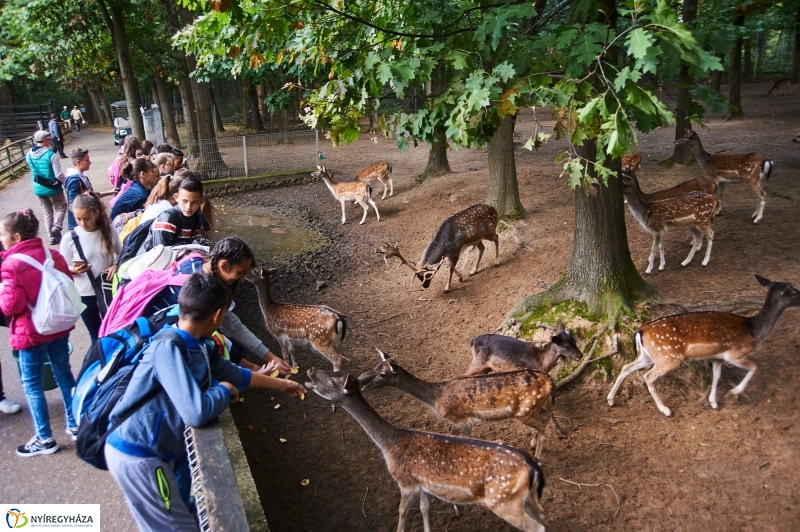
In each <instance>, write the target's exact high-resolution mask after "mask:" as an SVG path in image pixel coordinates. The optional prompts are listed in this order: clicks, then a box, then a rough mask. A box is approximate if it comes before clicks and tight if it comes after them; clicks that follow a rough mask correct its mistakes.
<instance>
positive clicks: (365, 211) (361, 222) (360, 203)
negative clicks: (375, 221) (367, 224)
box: [356, 198, 372, 225]
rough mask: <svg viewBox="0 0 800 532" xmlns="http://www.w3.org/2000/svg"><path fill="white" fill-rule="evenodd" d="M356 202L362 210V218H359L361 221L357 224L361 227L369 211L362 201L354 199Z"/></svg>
mask: <svg viewBox="0 0 800 532" xmlns="http://www.w3.org/2000/svg"><path fill="white" fill-rule="evenodd" d="M356 201H357V202H358V204H359V205H361V208H362V209H364V216H362V217H361V221H360V222H358V225H362V224H363V223H364V220H366V219H367V212H368V211H369V207H367V204H366V203H364V200H363V199H360V198H356ZM370 201H372V200H370Z"/></svg>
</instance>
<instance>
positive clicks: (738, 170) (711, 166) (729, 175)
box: [675, 130, 775, 224]
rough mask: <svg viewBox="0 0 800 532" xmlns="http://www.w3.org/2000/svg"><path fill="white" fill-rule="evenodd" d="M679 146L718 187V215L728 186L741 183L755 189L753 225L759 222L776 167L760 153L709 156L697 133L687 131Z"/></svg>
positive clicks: (715, 154)
mask: <svg viewBox="0 0 800 532" xmlns="http://www.w3.org/2000/svg"><path fill="white" fill-rule="evenodd" d="M675 144H676V145H678V146H680V145H684V144H687V145H689V148H690V149H691V150H692V153H694V156H695V157H696V158H697V162H698V163H700V167H701V168H702V169H703V170H704V171H705V173H706V175H708V177H710V178H711V179H713V180H714V182H715V183H716V184H717V194H716V195H717V200H718V201H719V205H718V207H717V214H719V213H720V211H721V210H722V194H723V193H724V192H725V183H737V182H741V183H744V184H745V185H747V186H748V187H750V188H752V189H753V192H755V193H756V195H757V196H758V205H757V206H756V210H755V212H753V214H752V215H751V216H750V217H751V218H752V219H753V223H754V224H755V223H758V221H759V220H760V219H761V217H762V216H763V215H764V204H765V203H766V201H767V193H766V192H765V191H764V189H763V187H762V185H763V183H764V182H766V181H768V180H769V176H770V174H771V173H772V168H773V167H774V166H775V163H773V162H772V161H771V160H770V159H768V158H767V157H765V156H764V155H761V154H759V153H714V154H711V153H708V152H707V151H706V150H705V149H704V148H703V144H702V143H701V142H700V137H698V136H697V133H695V132H694V131H691V130H690V131H687V132H686V135H685V136H684V137H683V138H682V139H678V140H676V141H675Z"/></svg>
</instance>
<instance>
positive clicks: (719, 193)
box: [715, 181, 725, 214]
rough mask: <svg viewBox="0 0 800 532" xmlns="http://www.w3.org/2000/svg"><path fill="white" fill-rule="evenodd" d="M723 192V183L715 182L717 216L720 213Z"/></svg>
mask: <svg viewBox="0 0 800 532" xmlns="http://www.w3.org/2000/svg"><path fill="white" fill-rule="evenodd" d="M723 192H725V181H717V191H716V194H715V195H716V196H717V214H719V213H721V212H722V194H723Z"/></svg>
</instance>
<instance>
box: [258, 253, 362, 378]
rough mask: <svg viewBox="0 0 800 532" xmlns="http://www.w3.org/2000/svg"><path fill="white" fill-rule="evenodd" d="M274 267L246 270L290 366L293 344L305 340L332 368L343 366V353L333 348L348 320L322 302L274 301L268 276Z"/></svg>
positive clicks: (266, 319) (336, 344)
mask: <svg viewBox="0 0 800 532" xmlns="http://www.w3.org/2000/svg"><path fill="white" fill-rule="evenodd" d="M275 273H277V269H275V268H272V269H269V270H268V269H266V268H263V267H260V268H256V269H254V270H252V271H251V272H250V273H248V274H247V280H248V281H250V282H251V283H253V285H254V286H255V287H256V291H257V292H258V303H259V305H260V307H261V312H262V313H263V314H264V320H265V322H266V326H267V330H269V332H270V334H272V335H273V336H274V337H275V338H276V339H277V340H278V343H280V344H281V351H282V355H283V358H284V360H286V356H287V355H288V356H289V360H291V362H292V366H294V367H297V363H296V362H295V360H294V344H295V343H307V344H309V345H310V346H311V349H313V350H314V351H316V352H317V353H319V354H320V355H322V356H324V357H325V358H327V359H328V360H330V362H331V364H333V369H334V370H336V371H338V370H339V368H341V366H342V358H343V357H342V356H341V355H340V354H339V353H338V352H337V351H336V349H337V348H338V347H339V345H340V344H341V343H342V340H344V335H345V332H346V331H347V321H346V320H345V317H344V315H343V314H341V313H339V312H337V311H335V310H333V309H332V308H330V307H326V306H324V305H290V304H283V303H276V302H275V300H274V299H272V295H271V294H270V289H269V279H270V276H272V275H274V274H275Z"/></svg>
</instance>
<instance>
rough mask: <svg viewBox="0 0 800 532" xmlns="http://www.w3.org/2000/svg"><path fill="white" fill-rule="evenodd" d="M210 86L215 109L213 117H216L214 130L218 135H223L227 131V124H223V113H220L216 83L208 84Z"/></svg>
mask: <svg viewBox="0 0 800 532" xmlns="http://www.w3.org/2000/svg"><path fill="white" fill-rule="evenodd" d="M207 86H208V94H209V95H210V96H211V107H212V108H213V110H214V114H213V116H212V118H213V119H214V132H215V133H216V134H217V135H221V134H222V133H225V126H224V125H223V124H222V115H221V114H219V106H218V105H217V99H216V98H215V97H214V85H212V84H211V83H208V84H207Z"/></svg>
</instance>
